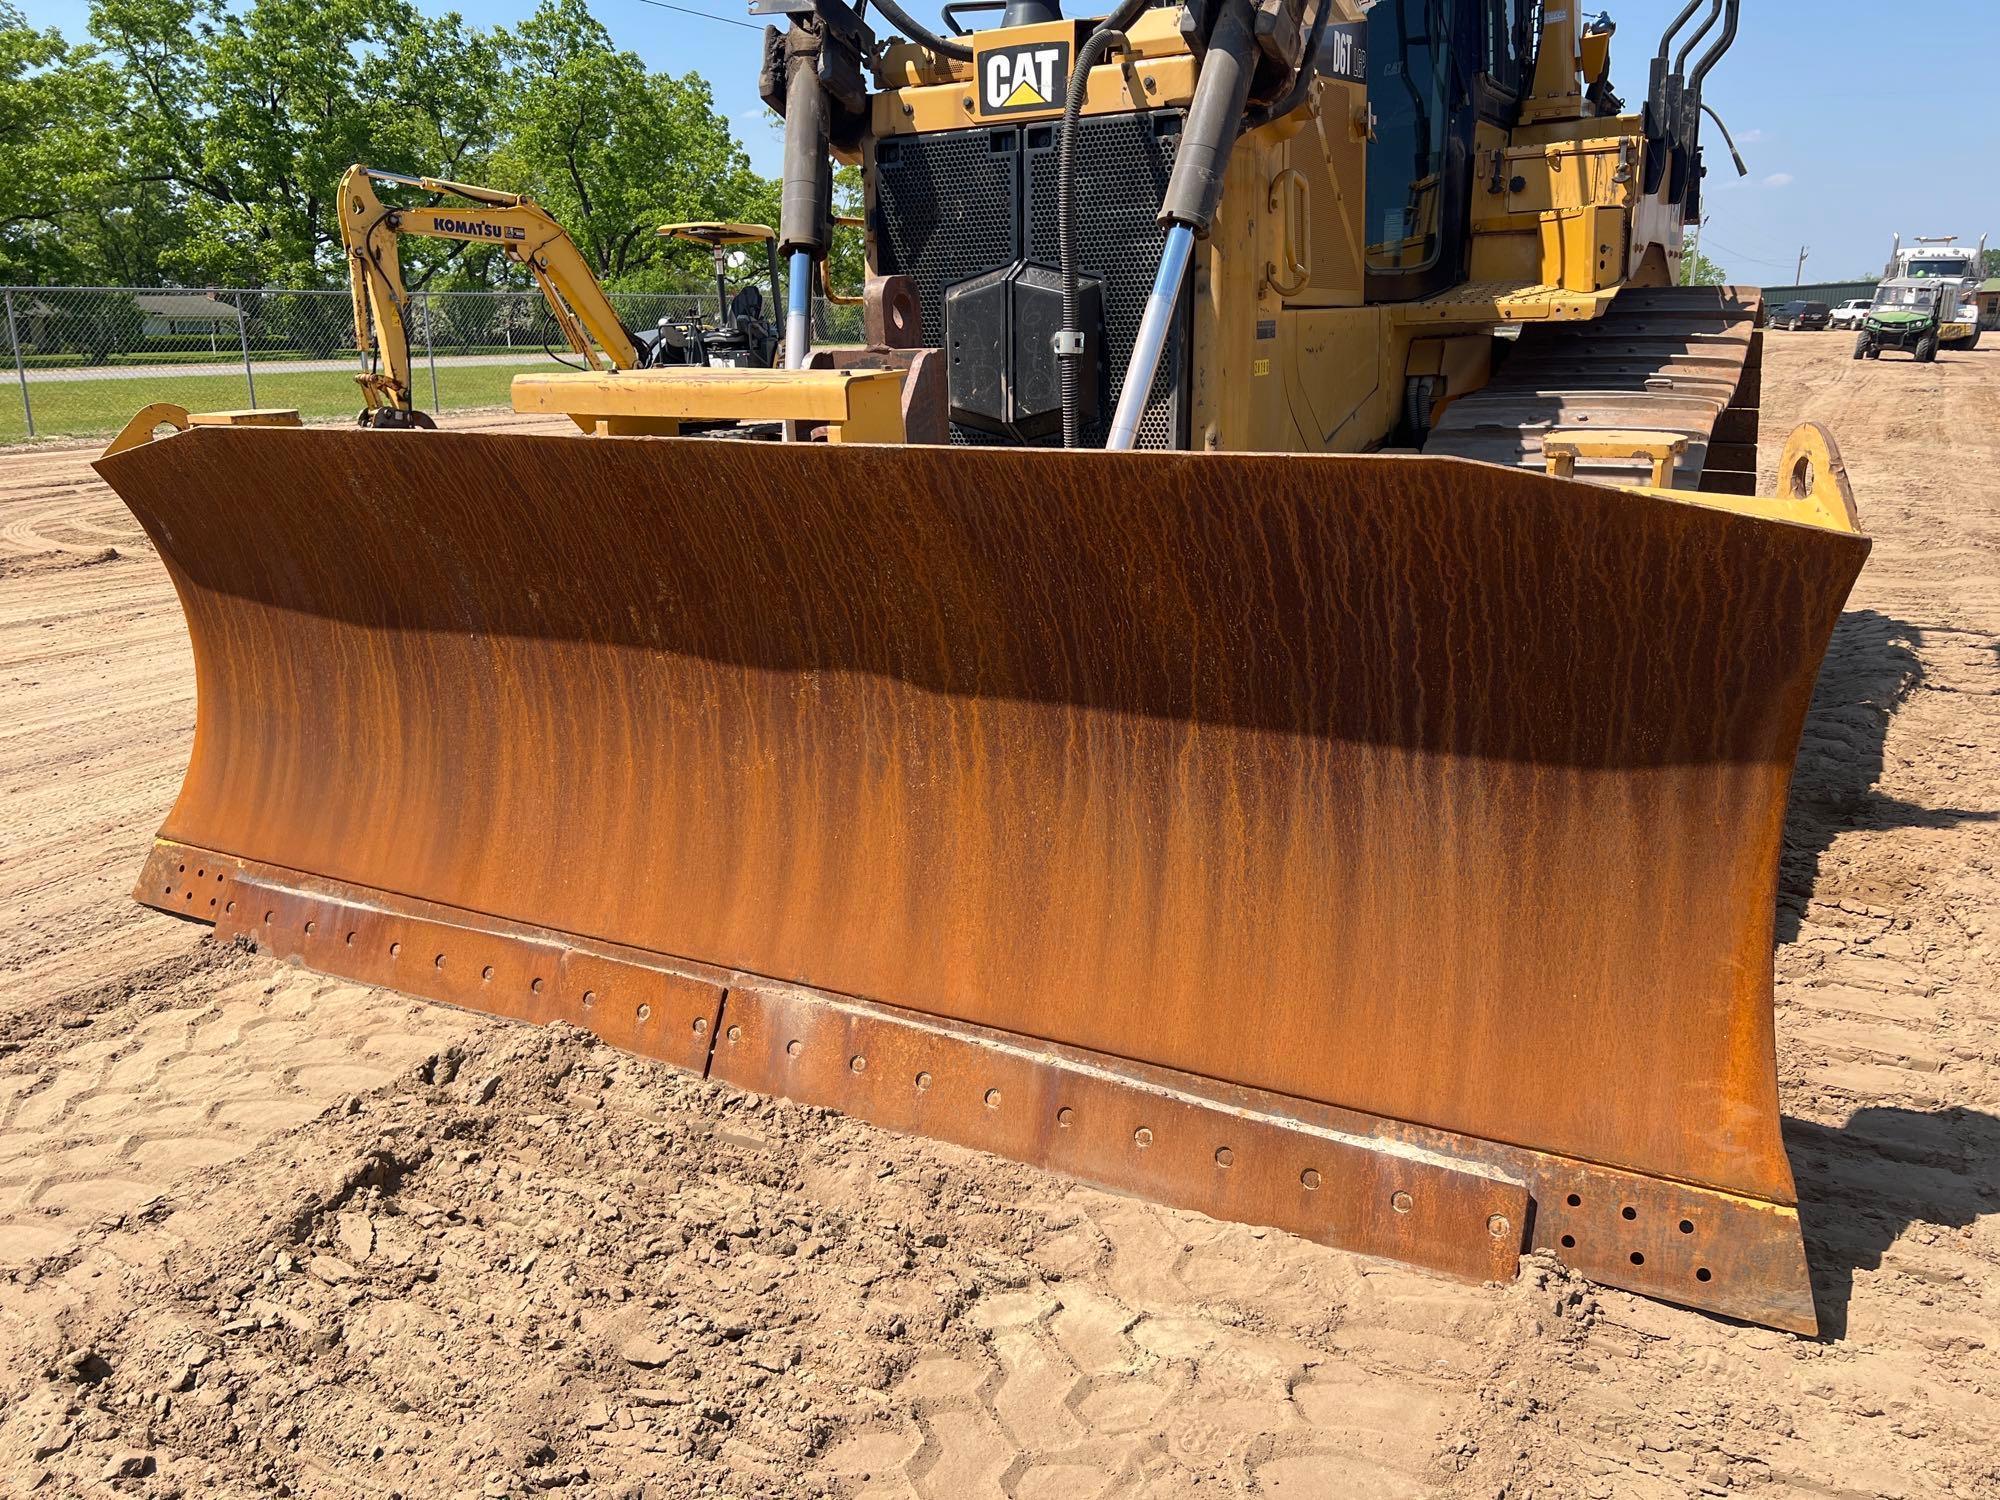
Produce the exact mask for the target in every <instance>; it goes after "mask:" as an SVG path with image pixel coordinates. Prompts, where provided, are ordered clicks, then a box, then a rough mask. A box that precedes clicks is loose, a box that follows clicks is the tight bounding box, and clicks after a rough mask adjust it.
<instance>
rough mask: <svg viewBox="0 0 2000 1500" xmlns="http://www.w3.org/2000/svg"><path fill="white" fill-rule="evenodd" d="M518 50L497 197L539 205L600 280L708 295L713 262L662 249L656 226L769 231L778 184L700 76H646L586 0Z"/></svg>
mask: <svg viewBox="0 0 2000 1500" xmlns="http://www.w3.org/2000/svg"><path fill="white" fill-rule="evenodd" d="M515 49H516V50H515V55H514V70H513V76H512V79H511V84H510V91H509V105H508V109H507V111H506V114H505V117H504V119H503V121H502V126H503V133H504V136H505V144H504V145H502V146H501V148H500V149H499V151H498V152H497V153H496V156H495V161H494V174H495V185H496V186H501V187H505V188H508V189H510V190H512V191H515V192H525V193H528V194H530V195H531V196H533V197H534V199H535V200H536V201H537V202H538V203H540V204H541V205H542V206H543V207H544V208H546V209H547V210H548V211H549V212H550V213H551V214H553V215H554V216H555V218H556V219H557V221H558V222H559V223H561V224H562V225H563V227H564V228H566V229H567V230H568V231H569V232H570V235H571V237H572V238H573V239H575V241H576V242H577V245H578V246H579V248H581V250H582V251H583V254H584V257H585V258H586V259H587V260H588V261H589V262H590V264H591V266H592V268H593V269H594V270H595V271H596V272H597V274H598V277H599V278H600V279H601V280H603V281H605V282H606V283H608V284H612V285H616V286H618V287H619V288H621V289H624V290H635V291H644V290H654V289H657V288H658V287H661V286H666V285H672V286H685V285H687V284H688V283H689V282H691V281H692V282H695V283H696V284H699V282H700V279H701V277H702V276H703V275H705V274H706V272H707V269H708V267H707V261H706V257H705V256H704V255H702V253H701V252H700V251H698V250H696V249H694V248H692V247H689V246H679V245H671V244H669V243H668V242H666V241H663V240H662V239H661V238H660V237H659V235H658V233H657V230H658V229H659V226H660V225H662V224H667V223H672V222H675V221H680V220H689V219H752V220H760V221H762V222H766V223H768V222H770V216H771V215H772V214H774V213H775V212H776V204H777V189H776V185H775V184H774V183H772V182H771V181H770V180H769V179H767V178H763V177H760V176H758V175H757V174H756V173H755V172H753V171H752V170H751V169H750V159H749V157H748V156H746V155H745V154H744V151H743V147H742V145H741V144H740V143H739V142H738V141H737V139H736V137H735V136H734V135H733V134H732V133H731V132H730V129H729V123H728V121H727V120H725V119H723V118H722V117H721V116H720V115H718V114H717V113H716V110H715V99H714V96H713V95H712V94H711V93H710V92H709V87H708V84H707V82H706V81H704V80H703V79H702V78H701V77H700V75H698V74H695V73H687V74H682V75H678V76H676V75H674V74H671V73H654V72H649V71H648V70H647V68H646V65H645V64H644V63H643V62H642V61H640V59H639V57H638V56H637V55H636V54H635V53H632V52H624V51H620V50H619V49H618V48H616V47H614V46H613V45H612V42H611V37H610V34H609V33H608V32H607V31H606V30H605V29H604V27H603V26H602V25H600V24H599V23H598V21H597V20H596V19H595V18H594V17H593V16H592V15H591V14H590V11H589V10H588V8H587V7H586V6H585V5H584V4H583V3H582V0H543V4H542V6H541V8H540V9H539V10H537V11H536V12H535V13H534V14H533V15H532V16H530V17H529V18H528V19H527V20H526V21H524V22H522V23H521V25H520V27H519V29H518V30H517V31H516V33H515Z"/></svg>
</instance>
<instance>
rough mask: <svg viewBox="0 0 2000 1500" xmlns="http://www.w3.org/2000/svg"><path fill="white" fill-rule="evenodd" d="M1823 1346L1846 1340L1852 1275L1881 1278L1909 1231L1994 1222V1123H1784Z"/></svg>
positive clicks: (1938, 1115) (1864, 1114) (1886, 1114)
mask: <svg viewBox="0 0 2000 1500" xmlns="http://www.w3.org/2000/svg"><path fill="white" fill-rule="evenodd" d="M1784 1131H1785V1147H1786V1150H1787V1152H1788V1153H1789V1155H1790V1156H1791V1159H1792V1168H1793V1170H1794V1172H1796V1173H1797V1176H1798V1184H1799V1220H1800V1224H1801V1227H1802V1228H1803V1230H1804V1233H1805V1241H1806V1260H1807V1263H1808V1264H1809V1265H1811V1267H1812V1278H1813V1301H1814V1303H1815V1304H1816V1306H1817V1308H1818V1311H1819V1322H1820V1332H1821V1337H1823V1338H1827V1339H1843V1338H1845V1337H1846V1336H1847V1314H1848V1304H1849V1302H1850V1301H1851V1300H1852V1298H1853V1295H1854V1273H1855V1272H1856V1271H1874V1270H1878V1269H1880V1267H1881V1265H1882V1258H1883V1256H1884V1255H1885V1254H1886V1253H1887V1251H1888V1250H1889V1248H1890V1247H1891V1246H1892V1245H1894V1244H1895V1243H1896V1242H1897V1241H1898V1240H1900V1239H1901V1238H1902V1237H1903V1235H1904V1234H1905V1233H1906V1232H1907V1231H1908V1230H1909V1229H1910V1228H1911V1226H1913V1225H1918V1224H1928V1225H1934V1226H1936V1227H1937V1228H1940V1229H1951V1230H1957V1229H1965V1228H1967V1227H1969V1226H1970V1225H1971V1224H1973V1223H1974V1222H1975V1221H1976V1220H1978V1219H1979V1218H1981V1217H1982V1216H1984V1215H1987V1214H1994V1213H2000V1117H1996V1116H1994V1115H1991V1114H1988V1113H1986V1112H1984V1111H1982V1110H1972V1109H1964V1108H1960V1107H1957V1106H1954V1107H1952V1108H1950V1109H1941V1110H1915V1109H1901V1108H1896V1107H1893V1106H1886V1105H1870V1106H1868V1107H1866V1108H1863V1109H1858V1110H1856V1111H1855V1112H1854V1113H1853V1114H1852V1115H1850V1116H1849V1117H1848V1119H1847V1123H1846V1124H1844V1125H1841V1126H1839V1127H1837V1128H1836V1127H1832V1126H1826V1125H1816V1124H1813V1123H1811V1122H1809V1121H1805V1120H1795V1119H1787V1120H1786V1121H1785V1124H1784Z"/></svg>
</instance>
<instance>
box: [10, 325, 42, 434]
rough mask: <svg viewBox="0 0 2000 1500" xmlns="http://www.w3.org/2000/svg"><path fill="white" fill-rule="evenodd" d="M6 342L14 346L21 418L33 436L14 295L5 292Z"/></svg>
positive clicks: (32, 407)
mask: <svg viewBox="0 0 2000 1500" xmlns="http://www.w3.org/2000/svg"><path fill="white" fill-rule="evenodd" d="M7 342H8V343H10V344H12V345H13V346H14V373H15V374H16V375H17V376H19V377H20V380H21V416H22V418H23V419H24V420H25V421H26V422H27V424H28V436H29V437H33V436H34V435H35V407H34V403H32V402H31V401H29V400H28V367H27V365H25V364H24V363H22V360H21V335H20V334H18V333H17V332H15V331H14V293H13V290H12V288H9V289H8V292H7Z"/></svg>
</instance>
